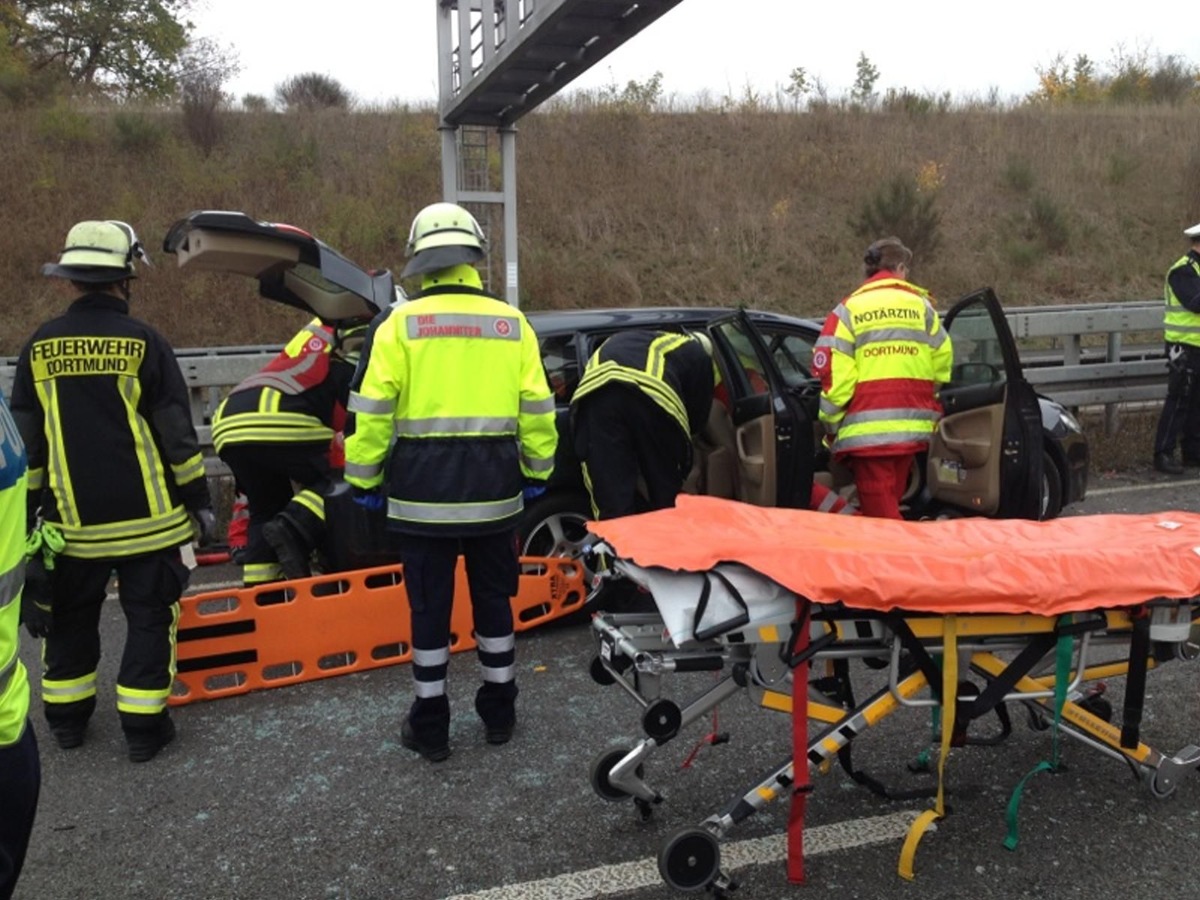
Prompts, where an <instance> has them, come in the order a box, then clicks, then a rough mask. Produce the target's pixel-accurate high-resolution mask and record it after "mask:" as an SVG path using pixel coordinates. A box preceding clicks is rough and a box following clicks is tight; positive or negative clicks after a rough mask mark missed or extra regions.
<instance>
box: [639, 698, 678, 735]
mask: <svg viewBox="0 0 1200 900" xmlns="http://www.w3.org/2000/svg"><path fill="white" fill-rule="evenodd" d="M682 724H683V713H682V712H681V711H680V709H679V706H678V705H677V704H675V703H673V702H672V701H670V700H661V699H660V700H655V701H654V702H653V703H651V704H650V705H649V706H647V707H646V711H645V712H644V713H642V728H643V729H644V730H645V732H646V734H648V735H649V736H650V737H652V738H654V740H656V741H658V742H659V743H660V744H662V743H665V742H666V741H669V740H670V739H671V738H673V737H675V735H677V734H679V726H680V725H682Z"/></svg>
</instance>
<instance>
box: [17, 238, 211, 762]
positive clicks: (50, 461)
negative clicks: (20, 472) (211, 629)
mask: <svg viewBox="0 0 1200 900" xmlns="http://www.w3.org/2000/svg"><path fill="white" fill-rule="evenodd" d="M134 259H143V260H145V254H144V253H143V252H142V250H141V245H140V244H139V243H138V241H137V236H136V235H135V234H134V233H133V229H132V228H130V227H129V226H128V225H126V224H124V223H122V222H113V221H87V222H80V223H78V224H77V225H75V226H74V227H73V228H71V230H70V231H69V232H68V234H67V239H66V245H65V247H64V249H63V252H62V255H61V257H60V258H59V261H58V262H57V263H48V264H46V265H45V266H44V267H43V268H42V272H43V274H45V275H47V276H50V277H53V278H61V279H65V280H66V281H67V282H69V283H70V284H71V285H72V286H73V288H74V291H75V293H76V294H77V297H76V299H75V301H74V302H73V303H72V304H71V305H70V307H68V309H67V311H66V312H65V313H64V314H63V315H60V316H58V317H57V318H55V319H51V320H50V321H49V322H46V323H44V324H42V325H41V326H39V327H38V328H37V330H36V331H35V332H34V333H33V336H32V337H31V338H30V339H29V341H28V342H26V344H25V346H24V347H23V348H22V349H21V352H20V356H19V357H18V359H17V367H16V375H15V380H14V383H13V392H12V411H13V418H14V419H15V421H16V424H17V427H18V429H19V431H20V435H21V438H22V439H23V441H24V443H25V447H26V450H27V452H28V454H29V485H28V487H29V492H28V505H29V509H28V513H29V519H30V522H29V524H30V525H31V526H34V525H35V524H36V529H35V532H34V533H35V534H36V535H39V536H41V537H42V538H44V539H45V544H46V548H47V549H48V550H53V549H58V550H59V552H58V553H57V559H56V560H55V563H54V569H53V577H52V579H51V587H50V593H51V600H52V602H51V604H50V610H49V615H48V617H46V618H44V619H43V620H42V621H39V622H38V623H37V624H36V626H35V627H36V629H37V630H38V631H39V632H40V633H42V634H44V636H45V645H44V647H43V650H42V660H43V672H42V699H43V701H44V705H45V716H46V721H47V723H48V724H49V726H50V731H51V732H52V733H53V735H54V737H55V739H56V741H57V742H58V745H59V747H61V748H62V749H64V750H66V749H71V748H73V747H78V746H79V745H80V744H82V743H83V741H84V736H85V729H86V728H87V724H88V720H89V719H90V718H91V716H92V713H93V711H94V710H95V707H96V670H97V666H98V664H99V661H100V635H99V621H100V608H101V604H102V603H103V602H104V597H105V592H106V590H107V587H108V583H109V579H110V578H111V576H112V575H113V573H114V572H115V573H116V575H117V586H118V593H119V597H120V603H121V608H122V610H123V611H124V613H125V619H126V623H127V631H126V636H125V647H124V652H123V655H122V657H121V665H120V670H119V672H118V675H117V688H116V694H117V710H118V711H119V715H120V721H121V727H122V729H123V731H124V734H125V740H126V744H127V747H128V752H129V758H130V760H132V761H133V762H144V761H146V760H149V759H151V758H152V757H154V756H155V755H156V754H157V753H158V751H159V750H160V749H161V748H162V747H164V746H165V745H166V744H167V743H169V742H170V741H171V740H172V739H173V738H174V736H175V726H174V725H173V724H172V722H171V718H170V714H169V713H168V711H167V698H168V697H169V695H170V692H171V682H172V673H173V672H174V671H175V628H176V625H177V623H178V619H179V606H178V600H179V598H180V596H181V594H182V592H183V589H184V588H185V586H186V585H187V582H188V569H187V567H186V566H185V565H184V563H183V561H182V559H181V555H180V551H179V548H180V547H181V546H182V545H183V544H186V543H188V542H189V541H191V540H192V539H193V537H194V536H195V534H196V530H197V526H198V529H199V534H200V539H201V543H208V542H210V541H211V540H212V539H213V538H214V536H215V535H214V532H215V529H216V517H215V516H214V515H213V511H212V500H211V498H210V496H209V491H208V482H207V479H206V478H205V474H204V460H203V458H202V456H201V454H200V444H199V442H198V440H197V438H196V431H195V428H194V427H193V425H192V417H191V406H190V402H189V397H188V388H187V383H186V382H185V381H184V378H183V373H182V372H181V371H180V369H179V363H178V362H176V359H175V354H174V351H173V350H172V349H171V346H170V344H168V343H167V341H166V340H165V339H164V338H163V337H162V336H161V335H160V334H159V333H158V332H157V331H156V330H154V329H153V328H151V327H150V326H149V325H147V324H145V323H144V322H141V321H140V320H138V319H135V318H133V317H132V316H130V315H129V303H128V299H129V283H130V280H131V279H133V278H134V270H133V261H134ZM39 510H40V514H39V512H38V511H39ZM189 513H191V514H192V515H193V516H194V517H195V519H196V523H197V524H196V525H193V522H192V520H191V519H190V518H189V515H188V514H189ZM39 523H40V524H39ZM52 536H60V537H61V539H62V543H61V546H60V547H59V546H58V545H56V544H55V541H54V540H51V538H52Z"/></svg>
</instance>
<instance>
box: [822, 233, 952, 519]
mask: <svg viewBox="0 0 1200 900" xmlns="http://www.w3.org/2000/svg"><path fill="white" fill-rule="evenodd" d="M863 262H864V266H865V275H866V281H865V282H863V284H862V285H861V286H859V288H858V289H857V290H856V291H854V292H853V293H852V294H850V296H848V297H846V299H844V300H843V301H842V302H841V303H839V304H838V305H837V306H836V307H834V310H833V312H831V313H830V314H829V317H828V318H827V319H826V320H825V325H824V327H823V328H822V329H821V336H820V337H819V338H818V339H817V344H816V347H815V349H814V352H813V371H814V373H815V374H816V375H817V376H818V377H819V378H820V379H821V403H820V412H819V417H820V420H821V423H822V424H823V425H824V426H825V430H826V440H827V443H829V444H830V449H831V450H832V452H833V455H834V458H835V459H838V460H839V461H841V462H845V463H846V464H847V465H849V467H850V469H851V471H852V472H853V473H854V483H855V486H856V487H857V488H858V499H859V508H860V509H861V511H862V514H863V515H866V516H878V517H882V518H890V519H899V518H901V513H900V498H901V497H903V495H904V489H905V487H906V485H907V484H908V477H909V472H910V471H911V470H912V467H913V464H914V461H915V459H916V455H917V454H918V453H919V452H920V451H922V450H924V449H926V448H927V447H928V446H929V438H930V435H931V434H932V433H933V430H934V428H935V427H936V425H937V421H938V419H939V418H940V417H941V413H942V408H941V404H940V403H939V402H938V398H937V388H938V386H939V385H940V384H944V383H945V382H947V381H949V380H950V367H951V365H952V363H953V359H954V351H953V349H952V346H951V344H950V335H949V334H948V333H947V331H946V329H945V328H943V327H942V321H941V319H940V318H939V317H938V314H937V311H936V310H935V309H934V308H933V304H932V303H931V302H930V299H929V292H928V291H926V290H925V289H924V288H920V287H917V285H915V284H912V283H911V282H909V281H908V280H907V278H908V268H909V265H910V263H911V262H912V251H910V250H909V249H908V248H907V247H905V246H904V244H902V243H901V242H900V240H899V239H898V238H895V237H889V238H883V239H882V240H878V241H875V242H874V243H873V244H871V246H870V247H868V248H867V252H866V255H865V256H864V259H863Z"/></svg>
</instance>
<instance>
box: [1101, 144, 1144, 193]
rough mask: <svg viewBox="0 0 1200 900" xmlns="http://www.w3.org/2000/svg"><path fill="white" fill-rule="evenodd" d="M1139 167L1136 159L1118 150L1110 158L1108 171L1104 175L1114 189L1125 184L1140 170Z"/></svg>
mask: <svg viewBox="0 0 1200 900" xmlns="http://www.w3.org/2000/svg"><path fill="white" fill-rule="evenodd" d="M1138 165H1139V163H1138V161H1137V160H1136V159H1134V158H1133V157H1132V156H1130V155H1129V154H1127V153H1122V152H1121V151H1119V150H1118V151H1116V152H1115V153H1113V154H1112V155H1110V156H1109V157H1108V170H1107V171H1106V172H1105V174H1104V177H1105V180H1106V181H1107V182H1108V183H1109V184H1111V185H1113V186H1114V187H1115V186H1117V185H1121V184H1125V183H1126V182H1127V181H1129V179H1130V177H1131V176H1132V175H1133V173H1134V172H1136V171H1137V170H1138Z"/></svg>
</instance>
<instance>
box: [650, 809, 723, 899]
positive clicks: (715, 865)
mask: <svg viewBox="0 0 1200 900" xmlns="http://www.w3.org/2000/svg"><path fill="white" fill-rule="evenodd" d="M658 874H660V875H661V876H662V878H663V881H665V882H666V883H667V884H669V885H670V886H671V887H673V888H674V889H675V890H677V891H686V892H692V891H702V890H704V889H705V888H707V887H708V886H709V885H710V884H712V883H713V882H714V881H715V880H716V878H717V876H718V875H720V874H721V847H720V845H719V844H718V843H717V839H716V838H715V837H714V836H713V835H712V833H711V832H710V831H708V830H707V829H705V828H701V827H700V826H698V825H689V826H687V827H686V828H681V829H679V830H678V831H676V832H675V833H674V834H672V835H671V836H670V837H669V838H667V840H666V843H664V844H663V846H662V849H661V850H659V851H658Z"/></svg>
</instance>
